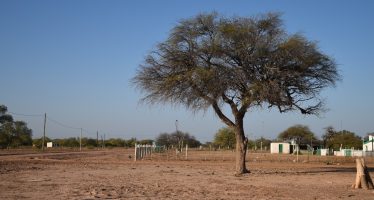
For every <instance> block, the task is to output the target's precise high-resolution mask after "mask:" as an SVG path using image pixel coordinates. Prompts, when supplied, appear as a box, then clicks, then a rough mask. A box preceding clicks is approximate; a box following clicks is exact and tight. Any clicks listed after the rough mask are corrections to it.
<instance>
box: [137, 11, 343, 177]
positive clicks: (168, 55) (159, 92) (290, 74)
mask: <svg viewBox="0 0 374 200" xmlns="http://www.w3.org/2000/svg"><path fill="white" fill-rule="evenodd" d="M338 79H339V74H338V72H337V69H336V64H335V63H334V61H333V59H331V58H330V57H329V56H327V55H325V54H324V53H322V52H321V51H320V50H319V49H318V48H317V45H316V43H315V42H311V41H309V40H307V39H306V38H305V37H303V36H302V35H300V34H288V33H286V31H285V30H284V27H283V25H282V20H281V19H280V17H279V15H278V14H274V13H269V14H265V15H259V16H255V17H231V18H228V17H224V16H221V15H219V14H217V13H210V14H200V15H197V16H195V17H192V18H189V19H185V20H181V21H180V22H179V23H178V24H177V25H176V26H175V27H174V28H173V29H172V30H171V32H170V35H169V37H168V38H167V39H166V40H165V41H164V42H161V43H159V44H158V45H157V47H156V48H155V50H154V51H152V52H150V53H149V55H148V56H147V57H146V58H145V61H144V64H142V65H140V67H139V70H138V71H137V74H136V76H135V77H134V79H133V82H134V84H135V85H136V86H137V87H138V88H140V89H141V90H142V91H143V92H144V93H145V96H144V98H143V100H144V101H145V102H147V103H151V104H152V103H166V102H169V103H172V104H180V105H183V106H185V107H187V108H188V109H191V110H194V111H197V110H205V109H208V108H209V107H211V108H213V110H214V111H215V113H216V114H217V116H218V117H219V118H220V119H221V120H222V122H223V123H225V124H226V125H227V126H229V127H231V128H233V129H234V131H235V137H236V173H237V174H242V173H247V172H249V170H248V169H247V168H246V164H245V156H246V147H247V141H248V139H247V138H246V137H245V134H244V128H243V118H244V116H245V114H246V113H247V111H248V110H250V109H253V108H255V107H261V108H262V107H269V108H270V107H275V108H277V109H279V111H280V112H286V111H293V110H299V111H301V113H302V114H316V113H318V112H319V111H321V110H322V108H323V102H322V101H321V98H320V97H319V93H320V91H321V90H322V89H323V88H325V87H329V86H333V85H334V84H335V82H336V81H337V80H338ZM225 105H226V106H228V108H229V109H231V115H232V116H231V117H230V116H229V115H228V114H227V113H225V112H224V109H223V108H224V107H225Z"/></svg>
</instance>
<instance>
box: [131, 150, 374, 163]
mask: <svg viewBox="0 0 374 200" xmlns="http://www.w3.org/2000/svg"><path fill="white" fill-rule="evenodd" d="M235 156H236V154H235V150H216V151H214V150H201V149H198V148H191V149H188V150H187V151H181V152H179V151H178V150H176V149H162V150H159V151H155V150H153V151H152V153H148V154H147V155H146V156H144V157H143V158H141V159H138V160H154V161H217V162H218V161H219V162H222V161H235ZM356 158H357V157H348V156H319V155H312V154H309V155H308V154H304V155H298V156H297V155H294V154H271V153H270V152H268V151H267V152H266V151H251V150H250V151H248V152H247V154H246V160H247V161H249V162H274V163H279V162H285V163H287V162H288V163H296V162H298V163H325V164H326V165H336V164H337V165H339V164H344V163H355V160H356ZM365 159H366V160H367V162H368V163H374V157H365Z"/></svg>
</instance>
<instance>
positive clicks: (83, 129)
mask: <svg viewBox="0 0 374 200" xmlns="http://www.w3.org/2000/svg"><path fill="white" fill-rule="evenodd" d="M7 113H9V114H12V115H17V116H23V117H46V119H47V120H49V121H51V122H53V123H55V124H57V125H59V126H61V127H64V128H68V129H74V130H81V131H83V132H85V133H87V134H89V135H96V131H92V130H88V129H85V128H77V127H74V126H70V125H67V124H65V123H62V122H59V121H57V120H55V119H52V118H50V117H48V116H45V114H24V113H15V112H10V111H7ZM99 132H100V131H99ZM101 132H102V131H101Z"/></svg>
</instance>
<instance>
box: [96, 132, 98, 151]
mask: <svg viewBox="0 0 374 200" xmlns="http://www.w3.org/2000/svg"><path fill="white" fill-rule="evenodd" d="M96 147H97V149H99V131H96Z"/></svg>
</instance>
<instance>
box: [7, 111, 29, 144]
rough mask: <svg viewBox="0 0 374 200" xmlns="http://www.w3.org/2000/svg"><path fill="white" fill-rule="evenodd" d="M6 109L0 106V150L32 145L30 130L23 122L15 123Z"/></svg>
mask: <svg viewBox="0 0 374 200" xmlns="http://www.w3.org/2000/svg"><path fill="white" fill-rule="evenodd" d="M7 112H8V108H7V107H6V106H4V105H0V148H2V149H4V148H14V147H20V146H30V145H32V130H31V129H30V128H28V127H27V124H26V122H24V121H15V120H14V119H13V116H12V115H10V114H8V113H7Z"/></svg>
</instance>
